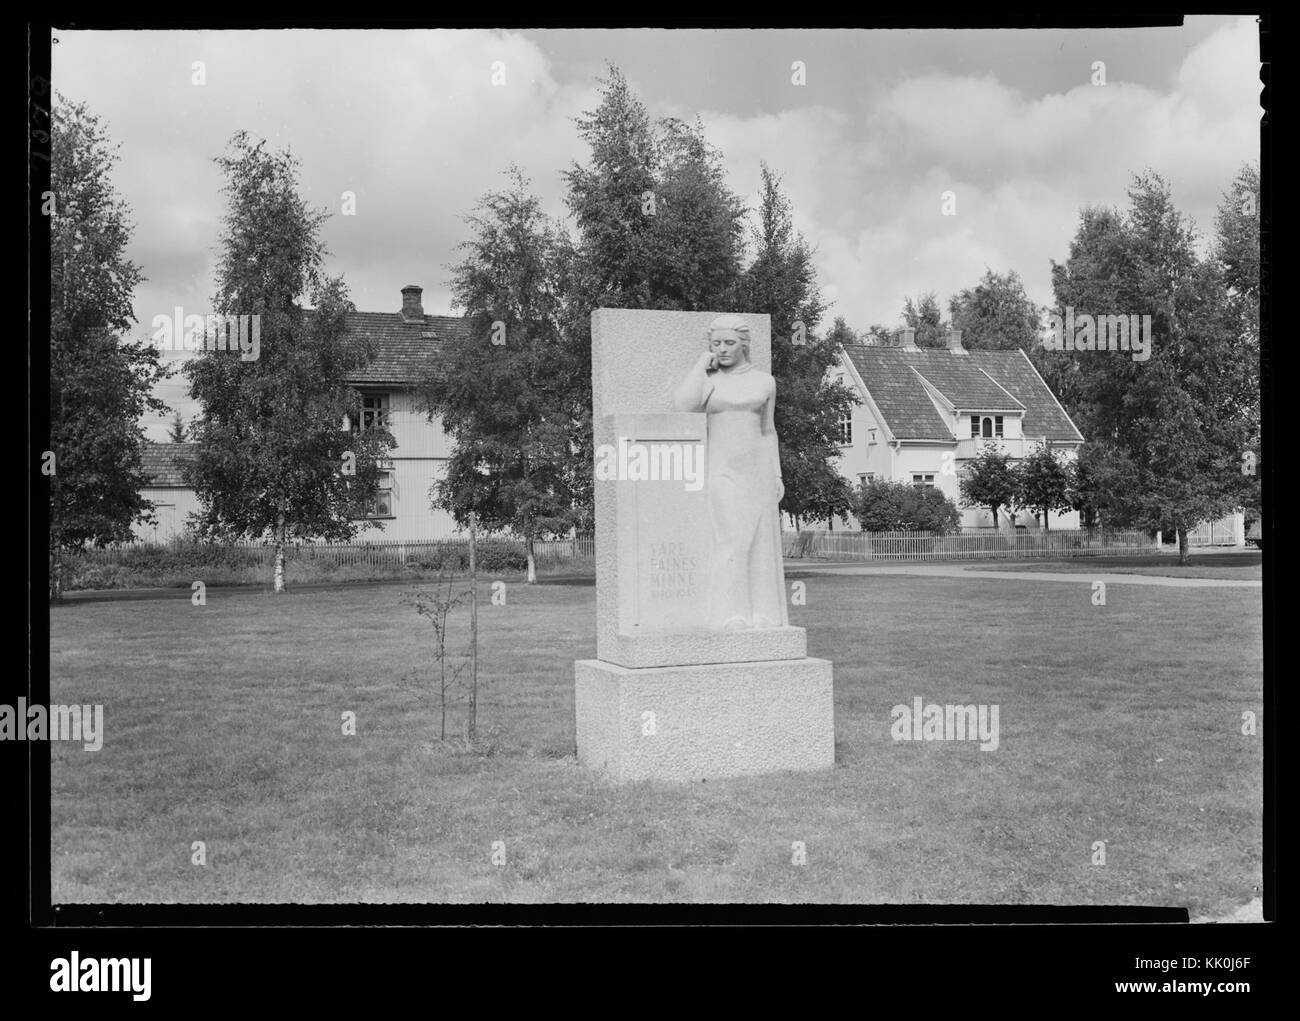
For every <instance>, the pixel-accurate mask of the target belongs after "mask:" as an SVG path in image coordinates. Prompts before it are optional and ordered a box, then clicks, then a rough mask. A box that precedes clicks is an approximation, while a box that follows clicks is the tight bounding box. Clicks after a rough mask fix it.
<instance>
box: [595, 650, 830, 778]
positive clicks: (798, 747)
mask: <svg viewBox="0 0 1300 1021" xmlns="http://www.w3.org/2000/svg"><path fill="white" fill-rule="evenodd" d="M575 674H576V687H575V703H576V706H577V723H578V761H579V762H581V763H582V764H583V765H584V766H586V767H587V768H589V769H594V770H599V771H601V772H603V773H604V774H605V775H606V776H608V777H609V778H610V779H612V780H616V781H619V782H625V781H631V780H676V781H689V780H702V779H710V778H714V777H724V776H753V775H757V774H760V773H770V772H775V771H778V770H786V769H829V768H830V767H831V766H833V765H834V764H835V718H834V710H833V708H832V701H831V699H832V691H831V664H830V663H829V662H828V661H827V660H824V659H807V658H805V659H797V660H786V661H773V662H768V663H762V662H759V663H712V664H708V665H703V666H672V667H646V668H641V669H629V668H627V667H621V666H616V665H614V664H612V663H605V662H602V661H601V660H598V659H583V660H578V662H577V663H576V664H575Z"/></svg>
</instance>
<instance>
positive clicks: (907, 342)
mask: <svg viewBox="0 0 1300 1021" xmlns="http://www.w3.org/2000/svg"><path fill="white" fill-rule="evenodd" d="M903 350H904V351H919V350H920V348H918V347H917V346H916V331H915V330H914V329H912V328H911V327H910V326H909V327H908V328H907V329H905V330H904V331H903Z"/></svg>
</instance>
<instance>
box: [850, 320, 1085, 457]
mask: <svg viewBox="0 0 1300 1021" xmlns="http://www.w3.org/2000/svg"><path fill="white" fill-rule="evenodd" d="M844 352H845V354H846V355H847V356H848V357H849V359H850V360H851V361H852V362H853V365H854V368H856V369H857V371H858V375H859V376H861V377H862V381H863V383H864V384H866V387H867V392H868V393H870V394H871V399H872V400H873V401H875V403H876V406H877V407H878V408H879V409H880V413H881V415H883V416H884V419H885V424H886V425H887V426H888V427H889V430H890V432H892V433H893V434H894V436H895V437H897V438H898V439H901V440H952V439H955V438H956V437H954V436H953V433H952V430H951V428H949V426H948V425H947V424H946V423H945V422H944V419H943V416H942V415H941V414H940V413H939V411H938V410H937V409H936V408H935V406H934V402H933V401H932V400H931V399H930V395H929V394H928V393H927V392H926V389H925V386H924V385H923V383H922V378H924V379H925V381H926V382H928V383H929V384H930V385H931V386H933V387H934V388H935V390H937V391H938V392H939V393H941V394H943V396H944V397H945V398H946V399H947V400H948V401H949V403H951V404H952V405H954V406H955V407H956V408H957V409H958V410H959V411H1016V410H1019V409H1021V408H1023V409H1024V417H1023V419H1022V422H1023V429H1024V435H1025V436H1031V437H1038V436H1044V437H1046V438H1047V439H1052V440H1081V439H1082V438H1083V437H1082V436H1080V435H1079V431H1078V430H1077V429H1075V428H1074V425H1073V424H1072V423H1071V422H1070V420H1069V418H1068V417H1066V415H1065V412H1063V411H1062V410H1061V409H1060V407H1058V406H1057V403H1056V401H1055V399H1054V398H1053V397H1052V393H1051V391H1050V390H1048V388H1047V385H1046V384H1045V383H1043V381H1042V380H1041V379H1039V377H1038V374H1037V373H1036V372H1035V371H1034V368H1033V366H1032V365H1031V364H1030V363H1029V359H1028V358H1027V357H1025V355H1024V353H1023V352H1022V351H967V352H966V353H965V354H954V353H953V352H951V351H948V350H947V349H945V348H926V349H923V350H920V351H907V350H904V349H903V348H900V347H870V346H867V345H863V344H848V345H846V346H845V347H844ZM990 377H991V378H990ZM1004 391H1005V392H1004Z"/></svg>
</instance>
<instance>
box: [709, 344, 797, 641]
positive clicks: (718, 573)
mask: <svg viewBox="0 0 1300 1021" xmlns="http://www.w3.org/2000/svg"><path fill="white" fill-rule="evenodd" d="M775 394H776V381H775V380H774V379H773V378H772V377H771V376H770V375H769V374H768V373H766V372H763V371H762V370H760V369H749V370H748V371H746V372H741V373H735V372H730V373H728V372H715V373H712V374H711V375H710V376H709V377H708V384H707V385H706V387H705V398H704V410H705V412H707V414H708V451H707V455H706V459H707V466H708V467H707V474H706V476H705V490H706V492H707V495H708V504H709V522H710V525H711V527H712V533H713V534H712V540H713V541H712V548H711V554H710V558H709V608H708V614H709V619H708V626H709V627H711V628H721V627H724V626H726V625H728V624H729V622H730V624H731V626H738V625H737V624H736V623H735V621H734V618H737V617H739V618H740V619H741V620H742V621H743V622H744V624H745V625H746V626H749V627H760V628H763V627H782V626H785V625H786V624H787V623H788V618H787V615H786V604H785V571H784V569H783V567H782V563H781V517H780V511H779V508H778V504H779V496H778V492H779V490H778V488H777V487H778V480H777V474H776V471H775V470H774V468H773V464H772V456H773V451H772V445H774V443H775V440H769V439H767V438H766V437H764V435H763V418H764V414H765V408H766V405H767V402H768V401H769V400H774V397H775Z"/></svg>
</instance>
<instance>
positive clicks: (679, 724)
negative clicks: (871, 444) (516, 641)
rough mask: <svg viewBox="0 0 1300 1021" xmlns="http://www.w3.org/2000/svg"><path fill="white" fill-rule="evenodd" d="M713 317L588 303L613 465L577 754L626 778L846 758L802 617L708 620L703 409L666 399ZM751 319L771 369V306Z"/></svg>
mask: <svg viewBox="0 0 1300 1021" xmlns="http://www.w3.org/2000/svg"><path fill="white" fill-rule="evenodd" d="M715 315H716V313H712V312H660V311H652V310H651V311H647V310H630V309H597V310H596V311H595V312H594V313H593V314H592V329H591V334H592V383H593V389H592V394H593V400H592V412H593V432H594V438H595V443H596V450H597V459H598V463H601V464H603V465H604V468H605V469H606V470H605V471H604V472H602V471H597V472H596V482H595V504H596V508H595V509H596V655H597V657H598V658H597V659H594V660H580V661H578V662H577V663H576V664H575V706H576V714H577V744H578V759H579V761H580V762H581V763H582V764H583V765H585V766H587V767H588V768H591V769H593V770H599V771H602V772H604V773H605V774H606V775H607V776H609V777H610V778H611V779H613V780H616V781H628V780H675V781H687V780H699V779H705V778H708V777H723V776H743V775H752V774H759V773H767V772H773V771H776V770H786V769H825V768H829V767H830V766H832V765H833V764H834V761H835V726H834V716H833V709H832V685H831V664H830V663H829V662H828V661H826V660H822V659H809V658H808V653H807V641H806V637H805V634H804V629H803V628H799V627H779V628H763V629H757V630H748V631H736V632H727V631H712V630H707V629H705V628H704V627H703V626H702V625H703V622H704V621H705V619H706V617H707V598H708V584H707V582H708V578H707V571H708V563H709V554H710V550H709V544H710V542H711V528H710V524H709V518H708V505H707V497H706V495H705V492H704V489H703V484H702V480H703V478H704V474H703V463H702V462H701V461H700V460H699V458H698V455H699V454H701V453H703V455H704V457H707V450H706V449H705V448H706V445H707V444H706V441H707V416H706V415H704V414H702V413H678V412H673V411H672V410H671V408H672V392H673V389H674V388H675V387H676V386H677V384H678V383H679V382H680V381H681V379H682V377H683V376H684V375H685V373H686V371H687V369H688V368H690V366H691V365H692V364H693V363H694V362H695V361H696V360H697V359H698V358H699V355H700V352H701V351H703V350H705V348H706V340H705V331H706V329H707V327H708V325H709V323H710V322H712V320H713V319H714V317H715ZM745 318H746V320H747V321H748V325H749V328H750V331H751V336H752V341H751V345H750V358H751V360H752V361H753V363H754V364H755V366H756V367H757V368H760V369H763V370H764V371H766V370H767V369H768V367H769V366H770V364H771V328H770V323H769V320H768V317H767V316H746V317H745ZM780 399H781V395H780V393H779V392H778V393H777V401H778V403H779V402H780ZM602 448H603V449H604V451H605V456H604V457H603V458H602V456H601V454H600V451H601V450H602ZM634 455H643V456H641V457H640V460H641V462H642V463H641V464H640V465H639V466H638V467H639V468H640V470H637V471H631V472H629V471H627V470H626V469H627V468H628V467H629V465H630V464H631V463H633V462H636V461H637V460H638V456H634ZM611 457H612V458H613V463H614V464H616V465H617V466H618V469H619V470H618V471H617V472H614V473H612V475H613V477H610V476H611V473H610V472H609V471H608V470H607V469H608V468H609V466H610V463H611V461H610V458H611ZM646 465H649V468H648V470H647V468H646ZM679 466H686V467H687V471H685V472H681V471H678V470H677V468H678V467H679ZM602 474H604V475H605V476H606V477H602ZM787 595H788V593H787Z"/></svg>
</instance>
